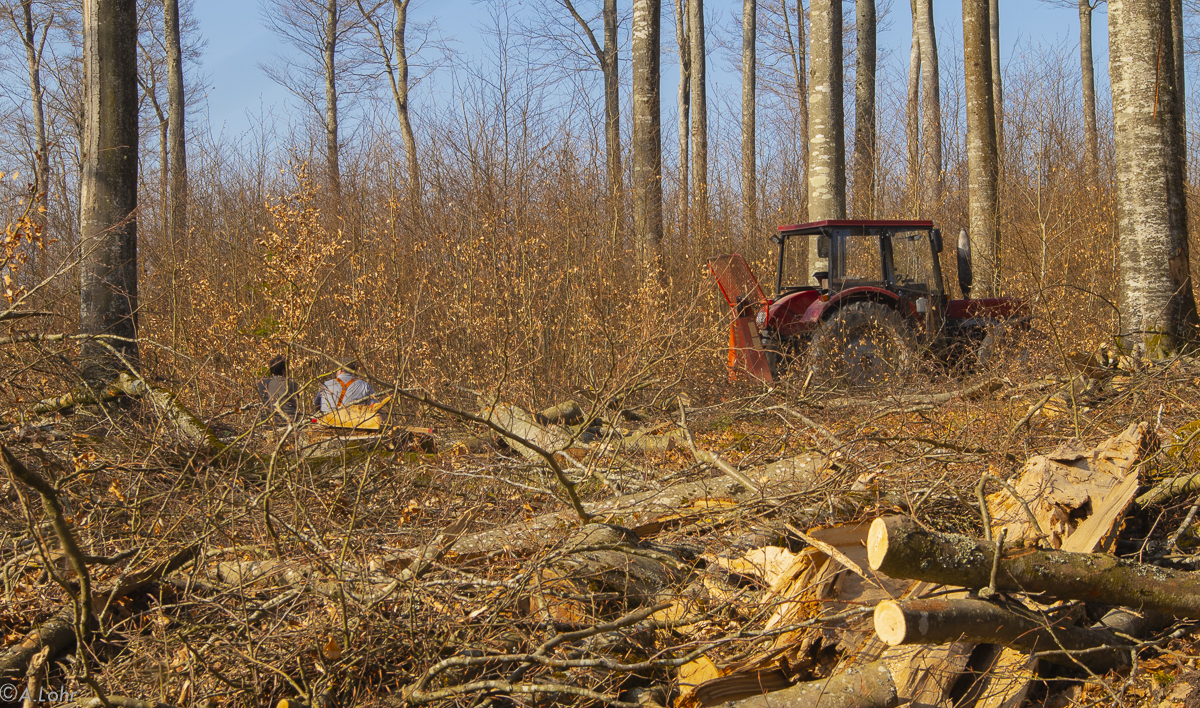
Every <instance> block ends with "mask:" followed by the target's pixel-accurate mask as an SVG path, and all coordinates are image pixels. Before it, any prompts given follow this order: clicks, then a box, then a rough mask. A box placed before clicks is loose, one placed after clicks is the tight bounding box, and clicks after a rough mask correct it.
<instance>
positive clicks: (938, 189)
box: [914, 0, 942, 215]
mask: <svg viewBox="0 0 1200 708" xmlns="http://www.w3.org/2000/svg"><path fill="white" fill-rule="evenodd" d="M915 8H916V12H915V14H914V22H915V25H916V32H917V34H918V35H919V37H920V40H921V41H920V50H921V91H922V94H921V208H922V210H923V211H924V212H925V213H926V214H927V215H929V214H931V213H932V212H933V211H934V210H935V209H938V208H939V207H940V206H941V203H942V98H941V86H940V83H941V82H940V81H939V78H938V51H937V35H936V32H935V30H934V26H933V0H916V3H915Z"/></svg>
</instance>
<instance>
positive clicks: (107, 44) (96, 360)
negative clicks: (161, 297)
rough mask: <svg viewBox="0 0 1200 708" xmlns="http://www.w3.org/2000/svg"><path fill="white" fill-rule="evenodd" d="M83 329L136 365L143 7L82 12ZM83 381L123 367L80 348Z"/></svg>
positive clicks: (94, 6) (100, 2) (123, 0)
mask: <svg viewBox="0 0 1200 708" xmlns="http://www.w3.org/2000/svg"><path fill="white" fill-rule="evenodd" d="M82 29H83V84H84V100H83V124H84V128H83V130H84V139H83V145H82V148H83V149H82V158H83V165H82V174H81V176H80V177H81V183H80V231H81V239H80V263H79V329H80V332H82V333H84V334H104V335H112V336H115V337H121V338H124V339H119V340H117V339H114V340H107V342H106V343H107V344H109V345H110V346H112V348H113V349H115V350H116V351H117V352H119V353H120V354H121V355H122V356H124V357H125V358H126V360H128V361H131V362H132V361H133V360H136V358H137V351H138V347H137V341H136V338H137V312H138V300H137V294H138V272H137V221H136V210H137V182H138V180H137V175H138V156H137V147H138V88H137V29H138V28H137V4H136V2H135V1H134V0H85V2H84V4H83V26H82ZM81 357H82V364H83V366H82V368H83V371H84V375H85V376H86V377H87V378H88V379H91V380H93V381H99V380H101V379H105V378H113V377H115V376H116V374H117V372H118V370H119V367H121V366H122V365H121V363H120V361H119V360H117V359H116V357H115V356H114V355H113V354H112V353H111V350H110V349H108V348H107V347H105V346H103V345H102V344H100V343H98V342H85V343H84V344H83V346H82V348H81Z"/></svg>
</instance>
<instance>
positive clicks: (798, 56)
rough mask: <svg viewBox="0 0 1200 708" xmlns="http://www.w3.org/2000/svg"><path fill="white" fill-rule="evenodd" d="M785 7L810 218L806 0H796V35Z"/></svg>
mask: <svg viewBox="0 0 1200 708" xmlns="http://www.w3.org/2000/svg"><path fill="white" fill-rule="evenodd" d="M780 4H781V5H782V10H783V31H784V37H785V38H786V39H787V44H788V56H789V58H790V59H791V60H792V75H793V77H794V78H795V80H796V102H797V104H798V105H799V107H800V129H799V131H798V132H799V133H800V135H799V140H800V185H801V189H800V217H801V220H802V221H808V162H809V157H808V66H807V65H808V46H807V43H806V40H805V37H806V36H807V34H808V33H807V32H805V31H804V14H805V13H804V2H803V0H796V38H795V41H793V40H792V26H791V24H790V23H791V21H790V20H789V19H788V16H789V14H790V11H789V10H788V3H787V0H780Z"/></svg>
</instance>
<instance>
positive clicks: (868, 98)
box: [853, 0, 876, 219]
mask: <svg viewBox="0 0 1200 708" xmlns="http://www.w3.org/2000/svg"><path fill="white" fill-rule="evenodd" d="M854 8H855V13H856V19H857V25H858V27H857V29H858V56H857V57H856V61H857V64H856V66H857V70H856V74H855V77H854V210H853V211H854V216H855V217H857V218H860V219H869V218H871V217H872V216H874V213H875V66H876V51H875V30H876V21H875V0H855V3H854Z"/></svg>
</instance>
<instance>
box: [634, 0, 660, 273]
mask: <svg viewBox="0 0 1200 708" xmlns="http://www.w3.org/2000/svg"><path fill="white" fill-rule="evenodd" d="M661 21H662V5H661V0H634V1H633V55H632V57H631V64H632V66H633V90H632V98H633V141H632V142H633V155H632V159H633V231H634V236H635V238H636V239H637V245H638V251H639V258H640V260H641V262H642V264H643V265H647V266H651V267H653V268H655V269H658V268H660V267H661V264H662V239H663V204H662V199H663V192H662V124H661V119H660V115H661V109H660V107H659V83H660V78H661V77H660V74H659V57H658V55H659V30H660V26H661Z"/></svg>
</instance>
